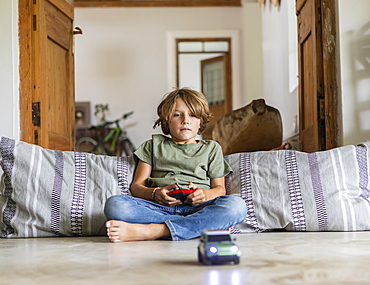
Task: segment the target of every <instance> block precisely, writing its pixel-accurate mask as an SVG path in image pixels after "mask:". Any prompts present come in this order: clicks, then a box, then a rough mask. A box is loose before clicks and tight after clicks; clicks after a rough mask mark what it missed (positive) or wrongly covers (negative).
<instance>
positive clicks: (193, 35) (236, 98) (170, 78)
mask: <svg viewBox="0 0 370 285" xmlns="http://www.w3.org/2000/svg"><path fill="white" fill-rule="evenodd" d="M205 38H230V39H231V46H230V52H231V54H232V56H231V73H232V75H233V80H232V82H231V88H232V109H236V108H239V106H240V105H241V103H240V102H241V101H242V100H241V98H240V96H241V95H240V48H239V32H238V30H210V31H207V30H204V31H202V30H200V31H196V30H195V31H192V30H189V31H168V32H167V87H168V90H172V89H173V88H174V87H177V73H176V72H177V65H176V64H177V54H176V47H177V41H176V39H205Z"/></svg>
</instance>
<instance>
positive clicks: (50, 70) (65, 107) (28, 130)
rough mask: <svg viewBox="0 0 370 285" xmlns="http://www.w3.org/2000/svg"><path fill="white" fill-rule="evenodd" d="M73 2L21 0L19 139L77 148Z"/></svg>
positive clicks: (45, 144) (43, 144) (42, 144)
mask: <svg viewBox="0 0 370 285" xmlns="http://www.w3.org/2000/svg"><path fill="white" fill-rule="evenodd" d="M73 9H74V7H73V0H68V1H67V0H33V1H29V0H20V1H19V16H20V17H19V19H20V52H21V57H20V64H21V67H20V75H21V93H20V102H21V106H20V107H21V139H22V140H24V141H27V142H30V143H34V144H38V145H40V146H42V147H45V148H51V149H59V150H73V149H74V145H75V143H74V141H75V123H74V121H75V120H74V118H75V115H74V101H75V100H74V57H73V17H74V11H73Z"/></svg>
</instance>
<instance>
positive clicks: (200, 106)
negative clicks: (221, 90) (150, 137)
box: [153, 88, 211, 135]
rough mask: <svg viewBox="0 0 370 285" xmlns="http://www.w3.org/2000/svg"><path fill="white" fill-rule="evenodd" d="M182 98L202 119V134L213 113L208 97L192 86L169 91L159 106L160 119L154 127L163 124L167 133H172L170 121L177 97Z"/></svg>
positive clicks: (200, 132)
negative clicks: (191, 87) (210, 109)
mask: <svg viewBox="0 0 370 285" xmlns="http://www.w3.org/2000/svg"><path fill="white" fill-rule="evenodd" d="M177 98H181V99H182V100H183V101H184V103H185V104H186V106H187V107H188V108H189V110H190V111H191V112H192V113H193V114H194V115H195V116H196V117H197V118H198V119H200V128H199V131H198V135H200V134H202V133H203V132H204V130H205V128H206V126H207V123H208V122H209V119H210V117H211V113H210V111H209V106H208V102H207V99H206V97H205V96H204V95H203V94H202V93H200V92H198V91H195V90H192V89H190V88H181V89H176V90H174V91H172V92H170V93H167V94H166V95H165V96H164V98H163V100H162V102H161V103H160V104H159V106H158V108H157V114H158V117H159V118H158V119H157V120H156V121H155V123H154V126H153V128H156V127H158V126H161V128H162V132H163V133H164V134H165V135H169V134H170V127H169V122H170V121H171V118H172V116H173V113H174V111H175V105H176V99H177Z"/></svg>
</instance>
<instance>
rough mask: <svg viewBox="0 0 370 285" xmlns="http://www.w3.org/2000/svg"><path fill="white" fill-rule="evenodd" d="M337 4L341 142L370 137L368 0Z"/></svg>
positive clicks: (344, 1)
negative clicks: (341, 112) (341, 109)
mask: <svg viewBox="0 0 370 285" xmlns="http://www.w3.org/2000/svg"><path fill="white" fill-rule="evenodd" d="M354 2H355V3H356V4H355V5H354ZM338 6H339V8H338V11H339V18H340V24H339V31H340V57H341V60H340V64H341V68H340V69H341V75H342V76H341V89H342V104H343V105H342V108H343V144H344V145H346V144H357V143H360V142H363V141H365V140H369V139H370V1H369V0H356V1H353V0H339V2H338Z"/></svg>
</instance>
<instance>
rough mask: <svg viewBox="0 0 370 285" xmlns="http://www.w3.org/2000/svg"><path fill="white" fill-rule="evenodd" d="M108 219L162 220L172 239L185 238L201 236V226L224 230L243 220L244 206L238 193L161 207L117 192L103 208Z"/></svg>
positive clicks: (156, 221)
mask: <svg viewBox="0 0 370 285" xmlns="http://www.w3.org/2000/svg"><path fill="white" fill-rule="evenodd" d="M104 213H105V216H106V217H107V220H108V221H109V220H119V221H124V222H127V223H137V224H150V223H155V224H162V223H165V224H166V225H167V227H168V229H169V230H170V232H171V237H172V240H186V239H191V238H195V237H199V236H200V235H201V232H202V230H204V229H210V230H211V229H217V230H226V229H228V228H230V227H232V226H235V225H237V224H240V223H241V222H243V220H244V219H245V217H246V215H247V207H246V205H245V202H244V200H243V199H241V198H240V197H237V196H228V195H225V196H220V197H217V198H215V199H213V200H210V201H207V202H205V203H202V204H200V205H197V206H190V205H187V204H182V205H179V206H175V207H167V206H163V205H160V204H157V203H154V202H151V201H147V200H143V199H140V198H136V197H132V196H128V195H117V196H112V197H110V198H109V199H108V200H107V202H106V204H105V208H104Z"/></svg>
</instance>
